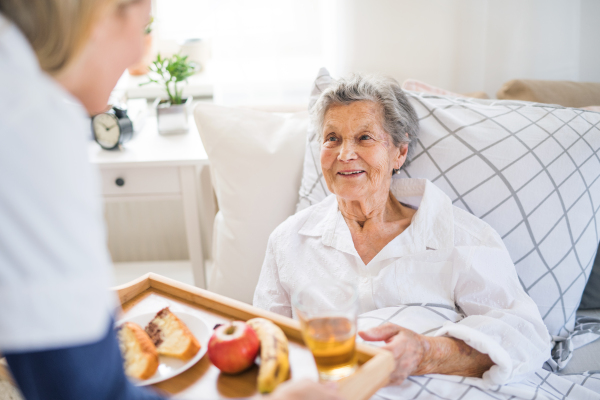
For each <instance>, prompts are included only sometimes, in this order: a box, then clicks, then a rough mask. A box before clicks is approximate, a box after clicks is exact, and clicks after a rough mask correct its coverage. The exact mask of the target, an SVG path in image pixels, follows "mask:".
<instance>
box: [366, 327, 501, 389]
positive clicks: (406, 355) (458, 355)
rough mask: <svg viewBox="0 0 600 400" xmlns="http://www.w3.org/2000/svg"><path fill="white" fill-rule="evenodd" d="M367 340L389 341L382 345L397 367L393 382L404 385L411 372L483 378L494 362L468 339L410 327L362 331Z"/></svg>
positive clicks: (415, 373)
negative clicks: (444, 335)
mask: <svg viewBox="0 0 600 400" xmlns="http://www.w3.org/2000/svg"><path fill="white" fill-rule="evenodd" d="M358 334H359V335H360V337H362V338H363V339H364V340H366V341H370V342H376V341H382V340H383V341H385V343H386V345H385V346H383V347H382V348H384V349H386V350H389V351H391V352H392V354H393V356H394V359H395V360H396V369H395V370H394V372H392V374H391V375H390V383H392V384H397V385H399V384H401V383H402V382H403V381H404V380H405V379H406V378H407V377H408V376H409V375H425V374H445V375H460V376H470V377H477V378H481V376H482V375H483V373H484V372H485V371H487V370H489V369H490V368H491V367H492V366H493V365H494V362H493V361H492V360H491V359H490V357H489V356H488V355H487V354H483V353H480V352H479V351H477V350H475V349H474V348H472V347H471V346H469V345H468V344H466V343H465V342H463V341H462V340H459V339H455V338H452V337H443V336H440V337H430V336H423V335H419V334H418V333H416V332H413V331H411V330H410V329H406V328H402V327H401V326H398V325H395V324H391V323H387V324H383V325H381V326H378V327H375V328H371V329H368V330H366V331H363V332H358Z"/></svg>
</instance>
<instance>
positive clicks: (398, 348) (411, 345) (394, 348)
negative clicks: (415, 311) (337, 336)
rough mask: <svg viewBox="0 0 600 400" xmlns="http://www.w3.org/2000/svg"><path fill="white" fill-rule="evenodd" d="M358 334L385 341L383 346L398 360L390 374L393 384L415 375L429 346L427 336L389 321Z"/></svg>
mask: <svg viewBox="0 0 600 400" xmlns="http://www.w3.org/2000/svg"><path fill="white" fill-rule="evenodd" d="M358 334H359V335H360V337H361V338H363V339H364V340H366V341H369V342H379V341H385V343H386V345H385V346H383V347H382V348H383V349H386V350H389V351H390V352H391V353H392V355H393V356H394V360H396V368H395V369H394V372H392V374H391V375H390V383H391V384H396V385H399V384H401V383H402V382H403V381H404V380H405V379H406V378H407V377H408V376H409V375H415V372H417V369H418V368H419V366H420V365H421V363H422V362H423V359H424V358H425V353H426V348H428V343H427V341H426V340H425V339H426V338H425V336H422V335H419V334H418V333H415V332H413V331H411V330H410V329H406V328H402V327H401V326H398V325H395V324H392V323H389V322H388V323H386V324H383V325H380V326H377V327H375V328H371V329H368V330H366V331H362V332H358Z"/></svg>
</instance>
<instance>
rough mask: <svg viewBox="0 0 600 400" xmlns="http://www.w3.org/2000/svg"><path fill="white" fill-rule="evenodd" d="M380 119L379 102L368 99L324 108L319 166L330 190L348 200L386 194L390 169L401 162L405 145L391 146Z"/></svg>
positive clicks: (380, 109)
mask: <svg viewBox="0 0 600 400" xmlns="http://www.w3.org/2000/svg"><path fill="white" fill-rule="evenodd" d="M382 122H383V110H382V108H381V106H380V105H379V104H377V103H374V102H371V101H357V102H353V103H350V104H349V105H334V106H331V107H330V108H329V109H328V110H327V113H326V114H325V119H324V123H323V132H322V133H323V143H322V144H321V168H322V170H323V176H324V177H325V181H326V182H327V187H328V188H329V190H330V191H331V192H332V193H334V194H335V195H337V196H339V197H341V198H343V199H345V200H349V201H365V200H368V199H369V198H373V197H374V196H384V197H387V196H388V195H389V188H390V182H391V180H390V178H391V175H392V170H393V169H397V168H400V167H401V166H402V164H403V163H404V160H405V159H406V152H407V148H408V147H407V145H403V146H402V147H401V148H398V147H396V146H394V143H393V141H392V137H391V136H390V135H389V134H388V133H387V132H386V131H385V130H384V129H383V125H382Z"/></svg>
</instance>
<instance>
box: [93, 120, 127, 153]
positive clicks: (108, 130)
mask: <svg viewBox="0 0 600 400" xmlns="http://www.w3.org/2000/svg"><path fill="white" fill-rule="evenodd" d="M92 124H93V127H94V135H95V136H96V141H97V142H98V143H99V144H100V146H102V147H104V148H105V149H112V148H113V147H115V146H116V145H117V144H118V143H119V136H120V135H121V128H120V127H119V121H118V120H117V117H116V116H115V115H113V114H98V115H96V116H95V117H94V119H93V121H92Z"/></svg>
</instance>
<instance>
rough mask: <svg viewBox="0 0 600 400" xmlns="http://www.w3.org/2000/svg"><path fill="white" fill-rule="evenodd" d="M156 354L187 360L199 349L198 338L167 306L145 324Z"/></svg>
mask: <svg viewBox="0 0 600 400" xmlns="http://www.w3.org/2000/svg"><path fill="white" fill-rule="evenodd" d="M146 333H147V334H148V336H150V339H151V340H152V342H153V343H154V345H155V346H156V350H158V354H161V355H164V356H170V357H176V358H179V359H181V360H189V359H190V358H192V357H194V356H195V355H196V353H197V352H198V350H200V343H199V342H198V339H196V338H195V337H194V335H192V333H191V332H190V330H189V329H188V327H187V326H185V324H184V323H183V322H181V320H180V319H179V318H177V317H176V316H175V314H173V313H172V312H171V311H170V310H169V308H168V307H167V308H163V309H162V310H160V311H159V312H158V313H157V314H156V316H155V317H154V319H153V320H152V321H150V323H149V324H148V326H146Z"/></svg>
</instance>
